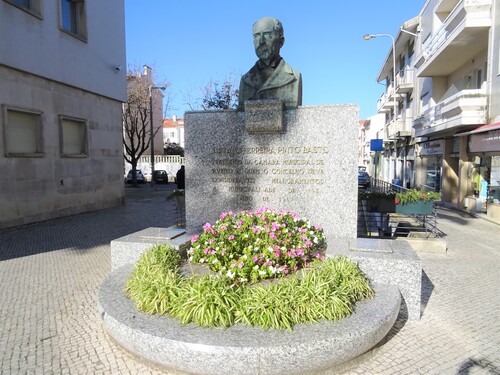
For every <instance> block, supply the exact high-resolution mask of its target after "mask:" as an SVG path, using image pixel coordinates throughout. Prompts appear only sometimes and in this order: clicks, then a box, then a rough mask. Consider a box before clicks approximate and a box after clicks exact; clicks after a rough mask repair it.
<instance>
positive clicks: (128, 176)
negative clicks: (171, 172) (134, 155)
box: [125, 169, 146, 184]
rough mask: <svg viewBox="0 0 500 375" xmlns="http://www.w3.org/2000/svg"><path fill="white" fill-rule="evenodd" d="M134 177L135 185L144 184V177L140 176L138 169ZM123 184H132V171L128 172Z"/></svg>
mask: <svg viewBox="0 0 500 375" xmlns="http://www.w3.org/2000/svg"><path fill="white" fill-rule="evenodd" d="M135 176H136V179H137V183H139V184H143V183H145V182H146V179H145V178H144V175H143V174H142V172H141V170H140V169H136V171H135ZM125 182H126V183H127V184H130V183H132V171H131V170H130V171H128V173H127V178H126V179H125Z"/></svg>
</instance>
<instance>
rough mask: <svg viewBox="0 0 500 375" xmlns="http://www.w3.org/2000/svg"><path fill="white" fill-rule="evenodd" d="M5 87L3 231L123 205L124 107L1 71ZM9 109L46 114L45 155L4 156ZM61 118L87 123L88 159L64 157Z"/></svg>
mask: <svg viewBox="0 0 500 375" xmlns="http://www.w3.org/2000/svg"><path fill="white" fill-rule="evenodd" d="M0 82H1V83H2V84H1V85H0V98H1V99H0V106H1V109H2V115H1V116H0V129H1V131H0V170H1V171H2V178H1V179H0V228H3V227H9V226H16V225H21V224H26V223H30V222H35V221H41V220H47V219H52V218H56V217H61V216H66V215H72V214H77V213H81V212H85V211H91V210H98V209H102V208H106V207H112V206H116V205H119V204H122V203H123V199H124V184H123V143H122V125H121V103H120V102H118V101H116V100H112V99H109V98H105V97H102V96H99V95H96V94H92V93H89V92H86V91H83V90H79V89H75V88H72V87H69V86H66V85H62V84H60V83H57V82H53V81H49V80H46V79H43V78H40V77H36V76H33V75H30V74H26V73H21V72H19V71H16V70H13V69H8V68H6V67H2V66H0ZM6 108H15V109H19V110H26V111H36V112H39V113H41V117H42V129H41V131H42V134H41V137H42V142H43V149H42V151H43V153H42V154H41V155H38V156H36V157H16V156H9V157H7V156H5V142H4V135H5V133H4V127H5V121H6V116H5V111H6ZM59 116H68V117H70V118H78V119H81V120H83V121H86V124H87V144H88V150H87V151H88V152H87V155H86V156H78V157H63V156H61V150H60V125H59Z"/></svg>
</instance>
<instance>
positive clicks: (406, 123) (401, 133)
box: [386, 117, 413, 139]
mask: <svg viewBox="0 0 500 375" xmlns="http://www.w3.org/2000/svg"><path fill="white" fill-rule="evenodd" d="M412 120H413V119H412V118H408V117H407V118H406V119H397V120H396V121H392V122H390V123H389V124H388V125H387V132H386V134H387V138H388V139H398V138H402V137H409V136H411V126H412Z"/></svg>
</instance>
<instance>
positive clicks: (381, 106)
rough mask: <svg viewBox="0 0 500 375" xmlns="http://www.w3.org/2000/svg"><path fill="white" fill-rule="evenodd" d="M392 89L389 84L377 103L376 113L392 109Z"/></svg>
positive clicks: (393, 99)
mask: <svg viewBox="0 0 500 375" xmlns="http://www.w3.org/2000/svg"><path fill="white" fill-rule="evenodd" d="M394 101H395V98H394V88H393V85H392V84H391V85H390V86H389V87H388V88H387V91H386V92H385V93H383V94H382V95H381V96H380V98H379V99H378V101H377V112H390V111H391V109H393V108H394Z"/></svg>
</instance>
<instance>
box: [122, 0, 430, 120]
mask: <svg viewBox="0 0 500 375" xmlns="http://www.w3.org/2000/svg"><path fill="white" fill-rule="evenodd" d="M424 3H425V1H424V0H406V1H396V0H377V1H366V2H365V1H333V0H321V1H320V0H309V1H290V0H288V1H285V0H274V1H270V0H267V1H263V0H253V1H251V2H250V1H245V0H243V1H229V0H212V1H206V0H191V1H190V0H186V1H169V0H125V18H126V42H127V65H128V66H129V67H130V66H136V67H141V66H142V65H144V64H147V65H150V66H152V67H154V68H155V70H156V76H157V77H158V79H159V80H164V81H167V82H168V83H170V87H169V90H170V107H171V109H169V110H168V112H167V116H168V117H171V116H172V115H174V114H176V115H177V117H182V116H183V114H184V112H185V111H187V110H189V106H188V105H186V98H187V97H188V96H191V97H199V96H200V94H199V89H200V87H202V86H204V85H205V84H206V83H208V82H209V81H210V80H215V81H221V80H223V79H224V78H226V77H228V76H229V75H230V74H239V75H240V74H243V73H246V72H247V71H248V69H250V68H251V67H252V65H253V64H254V63H255V61H256V60H257V57H256V56H255V52H254V49H253V39H252V24H253V23H254V22H255V21H256V20H257V19H259V18H261V17H264V16H271V17H275V18H278V19H279V20H280V21H281V22H282V23H283V26H284V30H285V45H284V46H283V48H282V49H281V56H283V58H284V59H285V60H286V61H287V62H288V63H289V64H290V65H292V66H293V67H294V68H295V69H297V70H298V71H300V72H301V73H302V80H303V105H318V104H347V103H349V104H351V103H355V104H357V105H359V109H360V118H361V119H365V118H367V117H369V116H372V115H374V114H376V111H377V108H376V103H377V100H378V98H379V97H380V95H381V94H382V93H383V92H384V86H382V85H380V84H378V83H377V82H376V78H377V75H378V73H379V70H380V68H381V66H382V63H383V62H384V60H385V58H386V56H387V54H388V53H389V51H390V49H391V46H392V44H391V40H390V38H387V37H381V38H376V39H371V40H369V41H365V40H363V35H364V34H367V33H368V34H380V33H384V34H391V35H393V36H394V37H395V36H396V34H397V32H398V31H399V28H400V27H401V24H403V22H405V21H407V20H409V19H411V18H413V17H415V16H417V15H418V13H419V11H420V9H421V8H422V7H423V5H424Z"/></svg>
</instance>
